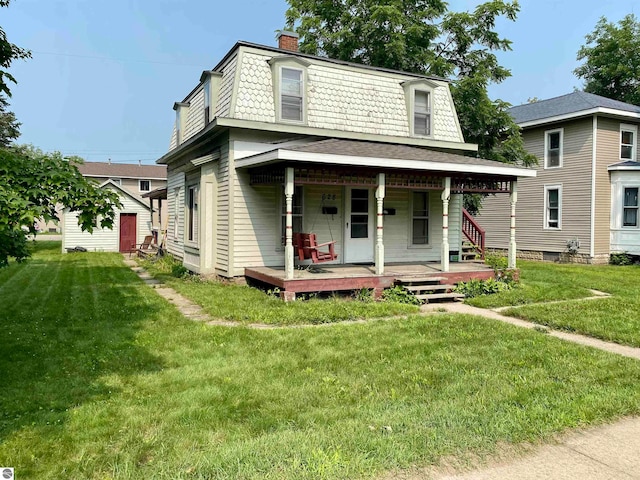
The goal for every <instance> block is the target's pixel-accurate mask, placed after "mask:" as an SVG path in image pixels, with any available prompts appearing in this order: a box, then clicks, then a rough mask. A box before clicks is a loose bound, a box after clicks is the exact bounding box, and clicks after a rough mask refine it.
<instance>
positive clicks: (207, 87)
mask: <svg viewBox="0 0 640 480" xmlns="http://www.w3.org/2000/svg"><path fill="white" fill-rule="evenodd" d="M202 90H203V92H204V124H205V125H208V124H209V122H210V121H211V81H210V80H206V81H205V82H204V85H203V86H202Z"/></svg>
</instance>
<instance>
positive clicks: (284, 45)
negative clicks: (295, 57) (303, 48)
mask: <svg viewBox="0 0 640 480" xmlns="http://www.w3.org/2000/svg"><path fill="white" fill-rule="evenodd" d="M299 37H300V35H298V34H297V33H295V32H287V31H286V30H284V31H283V30H281V31H279V32H278V34H277V35H276V40H278V48H280V49H281V50H289V51H291V52H297V51H298V38H299Z"/></svg>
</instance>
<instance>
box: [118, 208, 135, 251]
mask: <svg viewBox="0 0 640 480" xmlns="http://www.w3.org/2000/svg"><path fill="white" fill-rule="evenodd" d="M135 245H136V214H135V213H121V214H120V251H121V252H130V251H131V250H133V249H135V248H136V247H135Z"/></svg>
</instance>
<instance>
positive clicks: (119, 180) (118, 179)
mask: <svg viewBox="0 0 640 480" xmlns="http://www.w3.org/2000/svg"><path fill="white" fill-rule="evenodd" d="M109 180H111V181H112V182H113V183H115V184H116V185H122V179H121V178H110V179H109Z"/></svg>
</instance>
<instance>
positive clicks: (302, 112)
mask: <svg viewBox="0 0 640 480" xmlns="http://www.w3.org/2000/svg"><path fill="white" fill-rule="evenodd" d="M284 70H291V71H294V72H299V73H300V118H284V115H283V109H282V97H283V96H284V95H283V92H282V86H283V83H284ZM305 85H306V81H305V70H304V69H303V68H298V67H291V66H287V65H283V66H281V67H280V82H279V83H278V87H279V92H278V102H279V105H280V120H281V121H283V122H293V123H304V119H305V117H306V115H305V103H306V95H305V89H306V86H305ZM289 96H291V95H289Z"/></svg>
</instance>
